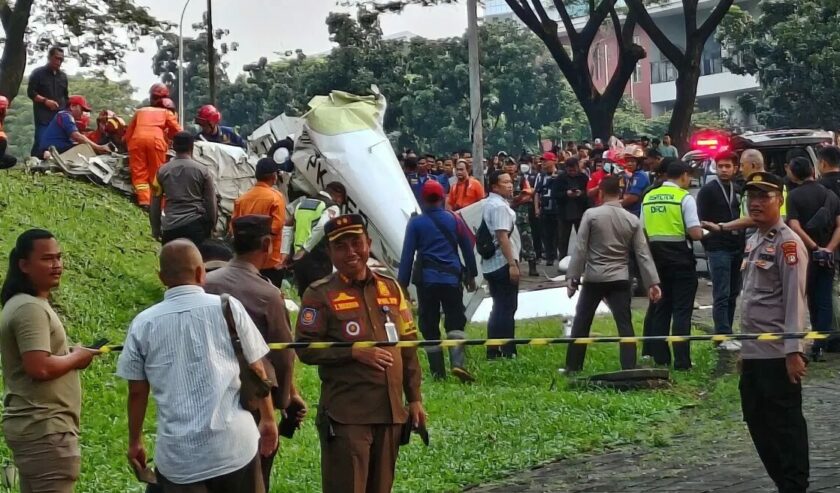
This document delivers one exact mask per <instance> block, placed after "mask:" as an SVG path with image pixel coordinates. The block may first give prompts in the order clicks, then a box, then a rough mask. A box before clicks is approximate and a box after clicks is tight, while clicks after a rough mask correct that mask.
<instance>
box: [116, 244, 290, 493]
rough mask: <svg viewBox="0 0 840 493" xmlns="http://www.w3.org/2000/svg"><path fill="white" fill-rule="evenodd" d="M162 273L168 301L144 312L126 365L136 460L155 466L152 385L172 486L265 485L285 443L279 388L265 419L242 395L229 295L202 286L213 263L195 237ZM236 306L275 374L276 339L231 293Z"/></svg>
mask: <svg viewBox="0 0 840 493" xmlns="http://www.w3.org/2000/svg"><path fill="white" fill-rule="evenodd" d="M160 279H161V281H162V282H163V284H164V285H166V287H167V291H166V293H165V294H164V300H163V301H162V302H160V303H158V304H157V305H154V306H153V307H151V308H149V309H147V310H145V311H144V312H142V313H141V314H140V315H138V316H137V317H136V318H135V319H134V321H133V322H132V324H131V327H130V328H129V331H128V336H127V337H126V341H125V347H124V349H123V352H122V354H121V355H120V359H119V363H118V366H117V375H119V376H120V377H122V378H124V379H126V380H128V385H129V396H128V427H129V445H128V459H129V461H132V462H135V463H136V464H135V465H137V466H139V467H145V466H146V451H145V449H144V446H143V438H142V429H143V420H144V418H145V415H146V406H147V402H148V396H149V391H150V390H151V391H152V393H153V395H154V398H155V402H156V403H157V442H156V444H155V445H156V446H155V454H156V456H155V461H154V462H155V465H156V467H157V476H158V484H159V485H161V486H162V488H163V491H164V493H186V492H189V493H192V492H198V491H200V492H203V493H205V492H206V493H229V492H232V491H236V492H240V493H264V492H265V489H264V487H263V482H262V476H261V472H260V455H263V456H267V455H270V454H271V453H272V452H273V451H274V450H275V449H276V448H277V425H276V424H275V422H274V416H273V410H272V403H271V397H270V396H269V397H266V398H265V399H262V400H261V401H259V411H260V423H259V427H258V426H257V425H256V424H255V423H254V418H253V416H252V415H251V414H250V413H249V412H248V411H246V410H244V409H242V407H241V406H240V404H239V389H240V385H241V384H240V380H239V364H238V362H237V359H236V356H235V353H234V349H233V345H232V342H231V339H230V333H229V332H228V328H227V324H226V322H225V317H224V314H223V312H222V305H221V300H220V298H219V296H215V295H210V294H206V293H205V292H204V290H203V289H202V287H201V286H202V285H203V284H204V281H205V271H204V265H203V263H202V260H201V255H200V254H199V252H198V249H197V248H196V247H195V245H193V243H192V242H190V241H188V240H175V241H173V242H170V243H167V244H166V245H165V246H164V247H163V249H162V250H161V253H160ZM230 308H231V312H232V314H233V319H234V321H235V322H236V331H237V334H238V336H239V339H240V341H241V344H242V351H243V354H244V356H245V359H246V360H247V361H248V363H249V364H250V365H251V368H252V369H253V370H254V371H255V372H257V374H259V375H260V376H262V377H263V378H265V371H264V368H263V366H262V362H261V358H262V357H263V356H265V355H266V354H267V353H268V346H266V344H265V341H264V340H263V338H262V336H261V335H260V333H259V331H258V330H257V328H256V326H254V323H253V322H252V321H251V319H250V318H249V317H248V314H247V312H246V311H245V308H244V307H243V306H242V304H241V303H240V302H239V301H237V300H236V299H234V298H230ZM258 448H259V450H258ZM258 452H259V453H258Z"/></svg>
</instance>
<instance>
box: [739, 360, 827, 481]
mask: <svg viewBox="0 0 840 493" xmlns="http://www.w3.org/2000/svg"><path fill="white" fill-rule="evenodd" d="M738 388H739V389H740V391H741V408H742V410H743V413H744V421H746V423H747V427H748V428H749V430H750V436H752V440H753V444H754V445H755V449H756V451H757V452H758V456H759V457H760V458H761V462H762V463H764V468H765V469H766V470H767V474H769V475H770V478H771V479H772V480H773V482H775V483H776V487H777V488H778V489H779V492H780V493H804V492H805V491H806V490H807V489H808V476H809V473H810V463H809V460H808V424H807V423H806V422H805V417H804V416H803V415H802V385H801V384H798V383H796V384H794V383H790V380H788V375H787V368H786V366H785V359H784V358H778V359H769V360H744V361H743V369H742V371H741V381H740V383H739V385H738Z"/></svg>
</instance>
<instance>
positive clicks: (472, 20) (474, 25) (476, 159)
mask: <svg viewBox="0 0 840 493" xmlns="http://www.w3.org/2000/svg"><path fill="white" fill-rule="evenodd" d="M467 42H468V43H469V61H470V136H471V137H472V155H473V163H472V171H473V177H475V179H476V180H478V182H479V183H484V124H483V122H482V121H481V67H480V66H479V51H478V49H479V47H478V2H477V0H467Z"/></svg>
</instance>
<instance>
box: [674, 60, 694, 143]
mask: <svg viewBox="0 0 840 493" xmlns="http://www.w3.org/2000/svg"><path fill="white" fill-rule="evenodd" d="M687 65H688V64H687ZM677 71H678V73H679V76H678V77H677V80H676V85H677V100H676V102H675V103H674V112H673V113H672V114H671V122H670V124H669V125H668V131H669V132H670V134H671V139H672V140H673V144H674V145H675V146H676V147H677V148H678V149H680V150H681V151H683V152H687V151H688V138H689V133H690V131H691V117H692V116H693V115H694V103H695V101H696V99H697V86H698V84H699V79H700V66H699V65H694V66H686V67H677Z"/></svg>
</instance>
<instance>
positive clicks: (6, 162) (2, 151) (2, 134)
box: [0, 96, 17, 169]
mask: <svg viewBox="0 0 840 493" xmlns="http://www.w3.org/2000/svg"><path fill="white" fill-rule="evenodd" d="M8 109H9V99H8V98H7V97H6V96H0V169H9V168H11V167H12V166H14V165H15V164H17V159H16V158H14V157H12V156H9V155H8V154H6V147H8V145H9V138H8V137H7V136H6V130H5V126H6V111H8Z"/></svg>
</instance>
